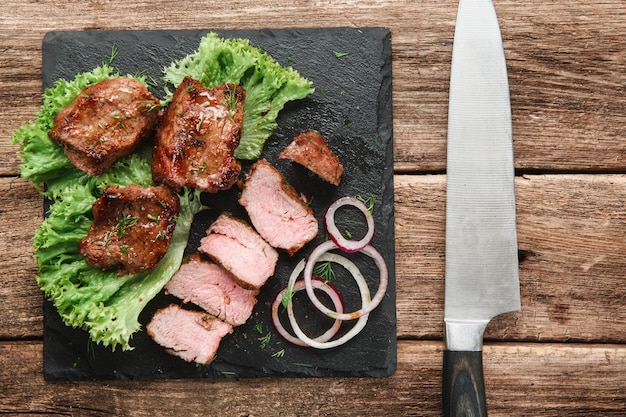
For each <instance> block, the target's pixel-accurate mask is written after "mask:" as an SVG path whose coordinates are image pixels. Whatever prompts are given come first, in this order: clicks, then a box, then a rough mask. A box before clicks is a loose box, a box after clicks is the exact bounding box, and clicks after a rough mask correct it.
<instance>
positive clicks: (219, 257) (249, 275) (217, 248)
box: [198, 214, 278, 290]
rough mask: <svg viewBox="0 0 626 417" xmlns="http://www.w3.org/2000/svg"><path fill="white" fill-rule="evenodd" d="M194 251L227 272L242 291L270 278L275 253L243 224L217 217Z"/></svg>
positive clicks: (223, 215) (229, 218) (250, 228)
mask: <svg viewBox="0 0 626 417" xmlns="http://www.w3.org/2000/svg"><path fill="white" fill-rule="evenodd" d="M198 250H199V251H200V252H202V253H204V254H205V255H207V256H209V257H210V258H211V259H213V260H214V261H215V262H216V263H218V264H219V265H221V266H222V267H223V268H224V269H225V270H227V271H228V272H229V273H230V274H231V275H232V276H233V277H234V278H235V280H236V281H237V282H238V283H239V284H240V285H241V286H242V287H244V288H247V289H252V290H256V289H259V288H261V286H262V285H263V284H265V281H267V279H268V278H269V277H271V276H272V275H274V268H275V267H276V262H278V252H276V250H275V249H274V248H272V247H271V246H270V245H269V244H268V243H267V242H266V241H265V240H263V238H262V237H261V236H259V234H258V233H257V232H255V231H254V229H252V227H250V226H249V225H248V224H246V223H245V222H244V221H242V220H239V219H237V218H235V217H232V216H230V215H228V214H221V215H220V216H219V217H218V218H217V219H216V220H215V221H214V222H213V223H212V224H211V226H210V227H209V229H208V230H207V235H206V236H205V237H203V238H202V239H201V240H200V247H199V248H198Z"/></svg>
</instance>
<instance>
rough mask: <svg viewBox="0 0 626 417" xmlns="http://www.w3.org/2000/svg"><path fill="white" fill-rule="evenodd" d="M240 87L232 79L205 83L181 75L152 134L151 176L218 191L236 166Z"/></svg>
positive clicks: (178, 185) (237, 170) (229, 181)
mask: <svg viewBox="0 0 626 417" xmlns="http://www.w3.org/2000/svg"><path fill="white" fill-rule="evenodd" d="M245 96H246V93H245V90H243V89H242V88H241V87H239V86H237V85H234V84H224V85H220V86H217V87H215V88H205V87H203V86H202V84H200V82H199V81H197V80H194V79H192V78H190V77H186V78H185V79H184V80H183V81H182V82H181V83H180V85H179V86H178V88H176V91H175V92H174V95H173V97H172V102H171V103H170V105H169V106H168V108H167V110H166V112H165V115H164V117H163V121H162V123H161V125H160V126H159V129H158V131H157V134H156V142H155V145H154V148H153V152H152V176H153V178H154V180H155V181H156V182H158V183H163V184H167V185H169V186H170V187H172V188H174V189H175V190H176V191H180V189H181V188H182V187H184V186H189V187H194V188H199V189H201V190H203V191H207V192H211V193H214V192H217V191H219V190H224V189H228V188H230V187H231V186H232V185H233V184H234V183H235V181H237V177H238V176H239V174H240V172H241V165H240V164H239V162H238V161H237V160H236V159H235V156H234V152H235V148H237V146H238V145H239V140H240V139H241V131H242V128H243V103H244V100H245Z"/></svg>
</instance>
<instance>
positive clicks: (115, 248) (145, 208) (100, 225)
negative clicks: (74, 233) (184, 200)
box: [78, 184, 180, 274]
mask: <svg viewBox="0 0 626 417" xmlns="http://www.w3.org/2000/svg"><path fill="white" fill-rule="evenodd" d="M179 211H180V203H179V199H178V195H177V194H176V193H174V192H173V191H172V190H171V189H169V188H168V187H166V186H163V185H161V186H158V187H141V186H139V185H136V184H131V185H128V186H126V187H120V186H118V185H114V186H111V187H109V188H107V189H106V190H105V191H104V193H103V195H102V197H100V198H99V199H98V200H96V202H95V203H94V205H93V215H94V221H93V223H92V225H91V228H90V229H89V232H88V233H87V236H86V237H84V238H83V239H81V240H80V242H79V244H78V249H79V251H80V253H81V254H82V255H83V256H85V257H86V260H87V263H88V264H89V265H91V266H93V267H95V268H100V269H103V270H117V271H118V273H119V274H136V273H140V272H145V271H148V270H150V269H152V268H154V267H155V266H156V265H157V264H158V263H159V261H160V260H161V258H163V256H164V255H165V252H167V248H168V246H169V244H170V240H171V239H172V234H173V232H174V228H175V226H176V216H177V215H178V213H179Z"/></svg>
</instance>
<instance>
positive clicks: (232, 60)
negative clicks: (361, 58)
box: [164, 33, 314, 160]
mask: <svg viewBox="0 0 626 417" xmlns="http://www.w3.org/2000/svg"><path fill="white" fill-rule="evenodd" d="M164 73H165V75H164V80H165V81H166V82H167V83H170V84H172V85H173V86H178V84H180V82H181V81H182V80H183V78H185V76H190V77H192V78H195V79H197V80H198V81H200V83H202V85H204V86H205V87H215V86H216V85H220V84H224V83H233V84H239V85H240V86H242V87H243V88H244V89H245V90H246V101H245V103H244V122H243V133H242V137H241V142H240V144H239V146H238V147H237V149H236V150H235V157H237V158H239V159H247V160H254V159H257V158H259V157H260V156H261V152H262V150H263V145H264V144H265V141H266V140H267V138H268V137H269V136H270V135H271V134H272V132H273V131H274V130H275V129H276V127H277V123H276V118H277V117H278V113H279V112H280V111H281V110H282V109H283V108H284V106H285V104H286V103H287V102H288V101H292V100H299V99H303V98H305V97H306V96H308V95H309V94H311V93H313V91H314V89H313V87H312V83H311V82H310V81H309V80H307V79H306V78H303V77H302V76H300V74H299V73H298V72H297V71H296V70H294V69H293V68H291V67H283V66H281V65H280V64H278V63H277V62H276V61H274V59H273V58H272V57H270V56H269V55H267V54H266V53H265V52H263V51H261V50H260V49H257V48H255V47H253V46H251V45H250V43H249V41H248V40H247V39H222V38H220V37H218V35H217V34H216V33H209V34H207V35H206V36H205V37H203V38H202V40H201V41H200V45H199V47H198V50H197V51H196V52H195V53H193V54H190V55H188V56H186V57H185V58H183V59H181V60H179V61H176V62H174V63H172V64H171V65H170V66H169V67H166V68H165V69H164ZM168 99H171V92H168V98H167V99H166V101H167V100H168Z"/></svg>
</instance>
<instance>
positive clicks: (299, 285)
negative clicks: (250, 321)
mask: <svg viewBox="0 0 626 417" xmlns="http://www.w3.org/2000/svg"><path fill="white" fill-rule="evenodd" d="M303 269H304V260H302V261H301V262H300V263H298V265H296V267H295V269H294V271H293V272H292V276H295V277H296V278H297V276H298V275H299V274H300V272H302V270H303ZM311 284H312V285H313V287H314V288H318V289H320V290H321V291H324V292H325V293H326V294H327V295H328V296H329V297H330V299H331V301H332V302H333V304H334V305H335V308H336V309H337V311H339V310H341V311H343V302H342V300H341V297H340V295H339V293H338V292H337V291H336V290H335V289H334V288H332V287H331V286H329V285H328V284H327V283H326V282H324V281H322V280H321V279H313V280H312V281H311ZM290 288H291V291H292V294H293V293H295V292H298V291H302V290H303V289H305V285H304V280H299V281H295V282H293V281H292V280H291V279H290V281H289V284H287V286H286V287H285V288H283V289H282V290H281V291H280V292H279V293H278V294H277V295H276V298H274V302H273V303H272V322H273V323H274V327H275V328H276V331H277V332H278V334H280V335H281V336H282V337H283V338H284V339H285V340H287V341H288V342H291V343H293V344H294V345H297V346H304V347H308V346H310V345H309V344H307V343H305V342H303V341H302V340H301V339H299V338H297V337H295V336H293V335H291V334H290V333H289V332H288V331H287V330H286V329H285V327H284V326H283V324H282V323H281V322H280V317H279V316H278V307H279V306H280V304H281V303H282V302H283V297H284V295H285V293H287V291H288V290H289V289H290ZM288 304H291V300H289V301H288ZM340 327H341V320H335V322H334V323H333V325H332V327H330V328H329V329H328V330H327V331H326V332H325V333H324V334H322V335H320V336H318V337H316V338H315V339H313V340H315V341H317V342H326V341H328V340H330V339H332V338H333V337H334V336H335V335H336V334H337V332H338V331H339V328H340Z"/></svg>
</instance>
